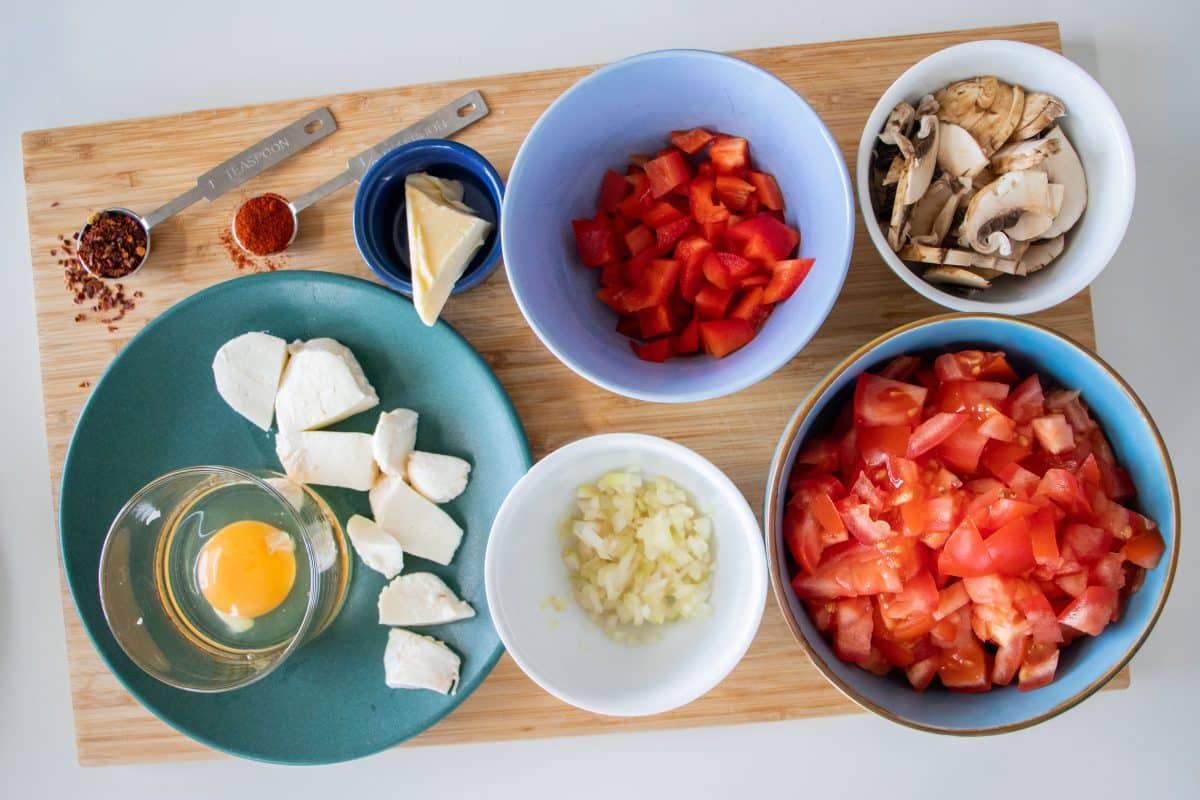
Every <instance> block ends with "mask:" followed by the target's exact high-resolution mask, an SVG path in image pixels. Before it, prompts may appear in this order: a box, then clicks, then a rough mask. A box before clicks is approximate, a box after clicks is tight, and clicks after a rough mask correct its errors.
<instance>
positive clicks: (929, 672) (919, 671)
mask: <svg viewBox="0 0 1200 800" xmlns="http://www.w3.org/2000/svg"><path fill="white" fill-rule="evenodd" d="M940 664H941V656H940V655H932V656H929V657H928V658H923V659H921V660H920V661H917V662H915V663H913V664H912V665H911V666H909V667H906V668H905V670H904V674H905V676H906V677H907V678H908V682H909V683H910V684H912V687H913V688H914V689H916V690H917V691H918V692H923V691H925V690H926V689H927V688H928V687H929V684H930V683H932V682H933V679H934V677H935V676H936V675H937V673H938V667H939V666H940Z"/></svg>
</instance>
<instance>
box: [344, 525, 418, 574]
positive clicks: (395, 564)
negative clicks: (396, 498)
mask: <svg viewBox="0 0 1200 800" xmlns="http://www.w3.org/2000/svg"><path fill="white" fill-rule="evenodd" d="M346 535H347V536H349V537H350V544H352V545H354V552H356V553H358V557H359V558H361V559H362V562H363V563H364V564H366V565H367V566H368V567H370V568H371V569H373V570H375V571H376V572H380V573H383V576H384V577H385V578H395V577H396V576H397V575H399V574H400V570H402V569H404V548H402V547H401V546H400V543H399V542H397V541H396V537H394V536H392V535H391V534H390V533H388V532H387V531H385V530H384V529H383V528H381V527H379V526H378V525H376V524H375V523H374V522H372V521H371V520H369V519H367V518H366V517H363V516H359V515H358V514H355V515H354V516H353V517H351V518H350V519H348V520H346ZM384 591H385V592H386V591H387V589H386V588H384Z"/></svg>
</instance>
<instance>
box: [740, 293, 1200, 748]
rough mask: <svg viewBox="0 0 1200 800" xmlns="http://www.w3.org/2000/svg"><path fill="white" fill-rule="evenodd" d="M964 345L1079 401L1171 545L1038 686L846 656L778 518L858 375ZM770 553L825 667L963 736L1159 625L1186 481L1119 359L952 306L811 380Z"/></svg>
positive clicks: (1003, 725) (889, 707)
mask: <svg viewBox="0 0 1200 800" xmlns="http://www.w3.org/2000/svg"><path fill="white" fill-rule="evenodd" d="M964 347H982V348H984V349H991V350H1003V351H1004V352H1006V353H1007V354H1008V356H1009V360H1010V361H1011V362H1012V364H1013V366H1014V367H1015V368H1016V369H1017V372H1018V373H1021V374H1027V373H1028V372H1029V371H1031V370H1036V371H1037V372H1038V374H1040V375H1042V376H1044V377H1049V378H1050V379H1051V380H1053V381H1054V382H1055V383H1057V384H1060V385H1062V386H1065V387H1071V388H1077V389H1080V390H1082V392H1083V399H1084V401H1085V402H1086V403H1087V404H1088V406H1089V407H1090V408H1091V410H1092V414H1093V415H1094V416H1095V417H1096V419H1097V420H1098V421H1099V423H1100V425H1101V427H1102V428H1103V430H1104V433H1105V435H1106V436H1107V437H1108V439H1109V441H1110V442H1111V443H1112V446H1113V449H1114V450H1115V451H1116V455H1117V459H1118V460H1119V461H1120V462H1121V464H1122V465H1123V466H1125V468H1126V469H1128V470H1129V473H1130V475H1131V476H1132V478H1133V483H1134V485H1135V486H1136V487H1137V492H1138V494H1137V500H1136V502H1135V503H1134V506H1135V508H1136V509H1137V510H1138V511H1139V512H1141V513H1142V514H1145V515H1147V516H1149V517H1151V518H1152V519H1154V520H1156V521H1157V522H1158V524H1159V527H1160V529H1161V531H1162V534H1163V538H1164V539H1165V540H1166V543H1167V550H1166V552H1165V553H1164V554H1163V558H1162V561H1160V562H1159V564H1158V566H1157V567H1155V568H1154V569H1153V570H1150V571H1149V572H1148V573H1147V575H1146V581H1145V584H1144V585H1143V586H1142V588H1141V589H1140V590H1139V591H1138V592H1137V593H1135V594H1133V595H1132V596H1130V597H1129V598H1126V599H1123V600H1122V604H1123V605H1122V611H1121V619H1120V620H1119V621H1118V622H1115V623H1113V624H1111V625H1109V626H1108V627H1107V628H1105V629H1104V632H1103V633H1101V634H1100V636H1098V637H1094V638H1093V637H1090V636H1085V637H1082V638H1081V639H1079V640H1077V641H1075V642H1074V643H1073V644H1071V645H1070V646H1068V647H1067V648H1065V649H1064V650H1063V651H1062V655H1061V656H1060V658H1059V663H1058V673H1057V675H1056V677H1055V679H1054V682H1053V683H1051V684H1050V685H1049V686H1045V687H1043V688H1041V689H1035V690H1033V691H1030V692H1021V691H1018V690H1017V687H1016V685H1015V683H1014V684H1012V685H1009V686H1006V687H1003V688H996V689H993V690H992V691H990V692H986V693H983V694H957V693H954V692H949V691H945V690H944V689H941V688H940V687H936V686H935V687H931V688H930V689H928V690H927V691H925V692H924V693H923V694H921V693H917V692H914V691H913V690H912V689H911V688H910V687H909V685H908V683H907V681H905V680H904V679H903V676H897V675H891V676H888V677H883V678H881V677H878V676H876V675H873V674H871V673H869V672H867V671H866V670H864V669H861V668H860V667H857V666H855V665H854V664H848V663H846V662H844V661H841V660H840V659H838V658H837V656H835V655H834V653H833V648H832V646H831V645H830V643H829V642H827V641H826V640H825V638H824V637H823V636H822V635H821V633H820V631H818V630H817V629H816V627H815V626H814V625H813V623H812V620H810V619H809V616H808V613H807V611H806V610H805V608H804V606H803V604H802V603H801V602H800V601H799V600H798V599H797V598H796V594H795V592H793V591H792V587H791V581H790V579H789V575H788V574H787V572H788V568H787V555H786V549H785V545H784V542H783V535H782V525H781V521H782V519H783V508H784V500H785V497H784V493H785V490H786V485H787V476H788V475H789V474H790V473H791V471H792V464H793V462H794V461H795V458H796V453H797V452H798V451H799V450H800V445H801V444H802V443H803V442H804V440H805V439H806V438H807V437H808V436H809V435H810V433H816V432H819V431H823V430H826V429H827V428H828V427H829V426H830V425H832V423H833V420H834V418H835V417H836V416H837V411H838V409H839V408H841V406H842V405H843V404H844V403H845V402H846V400H848V399H849V398H850V397H851V396H852V395H853V392H854V383H855V381H856V380H857V378H858V376H859V375H860V374H861V373H862V372H864V371H867V370H870V369H873V368H875V367H879V366H881V365H883V364H884V363H886V362H887V361H889V360H890V359H892V358H894V357H896V356H898V355H901V354H903V353H919V352H922V351H932V352H938V353H940V352H945V351H947V350H956V349H962V348H964ZM763 517H764V520H765V522H766V525H765V527H766V531H767V542H768V546H767V557H768V559H769V560H770V561H771V565H770V573H771V583H772V585H773V586H774V588H775V598H776V599H777V600H778V601H779V605H780V608H781V609H782V610H783V616H784V619H786V620H787V622H788V625H789V626H790V627H791V629H792V632H793V633H794V634H795V635H796V638H797V639H798V640H799V641H800V643H801V644H802V645H803V646H804V647H805V649H806V650H807V651H808V655H809V657H810V658H812V661H813V663H814V664H815V665H816V666H817V668H818V669H819V670H821V672H823V673H824V674H825V677H827V678H829V680H830V681H832V682H833V684H834V685H835V686H837V687H838V688H839V689H840V690H841V691H842V692H843V693H845V694H846V696H847V697H849V698H850V699H851V700H854V701H855V702H857V703H858V704H859V705H861V706H863V707H864V708H866V709H868V710H871V711H874V712H875V713H877V714H879V715H880V716H882V717H885V718H886V719H889V720H892V721H893V722H899V723H902V724H905V725H909V726H911V727H914V728H920V729H922V730H928V731H934V732H938V733H953V734H959V735H977V734H990V733H1003V732H1006V731H1010V730H1016V729H1020V728H1024V727H1028V726H1030V725H1034V724H1036V723H1038V722H1042V721H1044V720H1046V719H1049V718H1050V717H1053V716H1055V715H1056V714H1060V713H1062V712H1063V711H1066V710H1067V709H1068V708H1071V707H1072V706H1074V705H1076V704H1077V703H1080V702H1082V701H1083V700H1085V699H1086V698H1087V697H1089V696H1091V695H1092V694H1093V693H1094V692H1096V691H1098V690H1099V689H1100V688H1101V687H1102V686H1103V685H1104V684H1105V683H1107V682H1108V681H1109V679H1111V678H1112V677H1113V676H1114V675H1116V674H1117V673H1118V672H1119V671H1120V670H1121V669H1122V668H1123V667H1124V666H1125V665H1126V664H1127V663H1128V662H1129V659H1131V658H1132V657H1133V654H1134V653H1135V652H1137V649H1138V648H1139V647H1140V646H1141V644H1142V642H1143V641H1145V639H1146V637H1147V636H1148V635H1149V633H1150V630H1151V628H1153V627H1154V623H1155V621H1157V619H1158V615H1159V613H1160V612H1161V611H1162V608H1163V605H1164V604H1165V603H1166V600H1167V593H1168V592H1169V591H1170V589H1171V581H1172V579H1173V578H1174V576H1175V565H1176V563H1177V561H1178V558H1179V491H1178V489H1177V487H1176V485H1175V472H1174V470H1173V469H1172V467H1171V459H1170V457H1169V456H1168V455H1167V448H1166V446H1165V445H1164V444H1163V440H1162V437H1161V435H1160V434H1159V432H1158V428H1157V427H1156V426H1155V425H1154V421H1153V420H1152V419H1151V418H1150V414H1149V412H1147V411H1146V408H1145V406H1143V405H1142V402H1141V400H1139V399H1138V397H1137V395H1135V394H1134V393H1133V390H1132V389H1131V388H1129V386H1128V384H1126V383H1125V381H1123V380H1122V379H1121V377H1120V376H1119V375H1117V373H1116V372H1114V371H1113V369H1112V367H1110V366H1109V365H1108V364H1106V363H1104V361H1103V360H1101V359H1100V357H1099V356H1097V355H1096V354H1095V353H1092V352H1091V351H1089V350H1088V349H1086V348H1085V347H1083V346H1082V345H1080V344H1078V343H1077V342H1074V341H1072V340H1071V339H1068V338H1067V337H1065V336H1063V335H1061V334H1059V333H1056V332H1054V331H1052V330H1050V329H1048V328H1043V327H1042V326H1040V325H1036V324H1034V323H1032V322H1028V321H1026V320H1020V319H1014V318H1011V317H1002V316H998V315H992V314H953V315H946V316H941V317H934V318H932V319H927V320H924V321H921V322H914V323H912V324H909V325H905V326H902V327H900V328H897V329H895V330H893V331H891V332H889V333H885V334H884V335H883V336H880V337H879V338H878V339H875V340H873V341H871V342H868V343H867V344H865V345H863V346H862V347H861V348H859V349H858V350H857V351H856V352H854V353H852V354H851V355H850V356H849V357H848V358H847V359H846V360H845V361H843V362H842V363H841V364H840V365H838V367H837V368H836V369H834V370H833V372H831V373H830V374H829V375H827V376H826V377H825V379H824V380H822V381H821V382H820V383H819V384H817V386H816V387H815V388H814V389H813V391H812V393H811V394H809V396H808V397H807V398H806V399H805V401H804V402H803V403H802V404H801V405H800V407H799V408H798V409H797V410H796V413H795V414H794V415H793V416H792V419H791V420H790V421H789V422H788V424H787V428H785V429H784V433H783V437H782V438H781V439H780V441H779V447H778V448H777V449H776V451H775V457H774V460H773V461H772V464H771V474H770V476H769V478H768V480H767V492H766V499H765V504H764V507H763Z"/></svg>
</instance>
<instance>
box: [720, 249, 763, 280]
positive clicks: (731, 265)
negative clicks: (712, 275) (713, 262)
mask: <svg viewBox="0 0 1200 800" xmlns="http://www.w3.org/2000/svg"><path fill="white" fill-rule="evenodd" d="M717 259H718V260H719V261H720V262H721V263H722V264H724V265H725V269H727V270H729V274H730V275H731V276H732V277H733V280H734V281H736V282H740V281H741V280H742V278H746V277H749V276H750V275H751V274H752V273H753V272H754V270H755V269H757V267H756V266H755V264H754V262H753V261H751V260H750V259H748V258H742V257H741V256H739V255H738V254H737V253H717Z"/></svg>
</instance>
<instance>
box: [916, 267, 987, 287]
mask: <svg viewBox="0 0 1200 800" xmlns="http://www.w3.org/2000/svg"><path fill="white" fill-rule="evenodd" d="M921 277H922V278H924V279H925V280H927V281H929V282H930V283H943V284H949V285H950V286H965V287H966V288H968V289H986V288H988V287H989V286H991V285H992V282H991V281H989V280H988V279H987V278H985V277H983V276H982V275H980V274H978V273H976V272H972V271H971V270H969V269H963V268H962V267H947V266H941V267H930V268H929V269H927V270H925V271H924V272H923V273H921Z"/></svg>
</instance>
